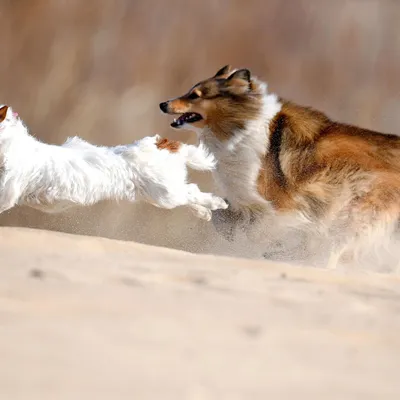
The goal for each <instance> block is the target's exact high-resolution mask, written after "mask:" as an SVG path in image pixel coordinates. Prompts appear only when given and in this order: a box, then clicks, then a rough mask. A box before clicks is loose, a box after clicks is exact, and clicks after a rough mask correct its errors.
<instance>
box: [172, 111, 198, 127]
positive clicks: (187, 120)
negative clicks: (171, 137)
mask: <svg viewBox="0 0 400 400" xmlns="http://www.w3.org/2000/svg"><path fill="white" fill-rule="evenodd" d="M202 119H203V117H202V116H201V115H200V114H197V113H184V114H182V115H181V116H180V117H178V118H176V119H174V121H173V122H172V123H171V126H172V127H173V128H179V127H180V126H182V125H185V124H192V123H193V122H197V121H200V120H202Z"/></svg>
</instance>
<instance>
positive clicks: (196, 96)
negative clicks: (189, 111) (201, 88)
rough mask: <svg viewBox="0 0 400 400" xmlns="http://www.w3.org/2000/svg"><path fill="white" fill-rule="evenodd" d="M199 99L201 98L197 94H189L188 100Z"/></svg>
mask: <svg viewBox="0 0 400 400" xmlns="http://www.w3.org/2000/svg"><path fill="white" fill-rule="evenodd" d="M199 97H200V96H199V95H198V94H197V93H196V92H192V93H190V94H189V96H188V99H190V100H194V99H198V98H199Z"/></svg>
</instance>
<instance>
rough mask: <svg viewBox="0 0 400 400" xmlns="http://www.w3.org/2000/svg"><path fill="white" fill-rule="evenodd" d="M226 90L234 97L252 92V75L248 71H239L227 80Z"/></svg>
mask: <svg viewBox="0 0 400 400" xmlns="http://www.w3.org/2000/svg"><path fill="white" fill-rule="evenodd" d="M224 86H225V89H226V90H227V91H228V92H229V93H230V94H232V95H235V96H241V95H244V94H246V93H248V92H249V91H250V90H251V87H252V84H251V75H250V71H249V70H248V69H239V70H237V71H235V72H233V73H232V74H231V75H229V77H228V78H227V79H226V80H225V84H224Z"/></svg>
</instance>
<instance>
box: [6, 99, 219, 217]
mask: <svg viewBox="0 0 400 400" xmlns="http://www.w3.org/2000/svg"><path fill="white" fill-rule="evenodd" d="M187 166H189V167H191V168H193V169H197V170H202V171H207V170H212V169H214V168H215V159H214V158H213V156H212V155H211V154H209V153H208V152H207V151H206V150H205V149H204V148H203V147H196V146H191V145H184V144H182V143H179V142H171V141H168V140H167V139H162V138H160V136H158V135H155V136H152V137H146V138H144V139H141V140H138V141H137V142H135V143H132V144H129V145H123V146H117V147H99V146H95V145H92V144H90V143H88V142H85V141H84V140H82V139H80V138H77V137H75V138H70V139H68V140H67V141H66V142H65V143H64V144H63V145H61V146H56V145H49V144H45V143H42V142H40V141H38V140H37V139H36V138H34V137H33V136H31V135H30V134H29V132H28V129H27V127H26V126H25V125H24V123H23V121H22V120H21V119H20V118H19V117H18V114H17V113H15V112H13V111H12V109H11V107H9V106H0V213H2V212H4V211H6V210H8V209H10V208H11V207H13V206H15V205H28V206H30V207H33V208H38V209H40V210H42V211H45V212H59V211H62V210H65V209H66V208H69V207H72V206H74V205H82V206H87V205H91V204H94V203H97V202H98V201H101V200H106V199H112V200H117V201H118V200H124V199H125V200H128V201H137V200H139V199H144V200H146V201H147V202H149V203H151V204H153V205H155V206H157V207H161V208H167V209H171V208H174V207H178V206H188V207H190V208H191V209H192V210H193V211H194V212H195V213H196V215H197V216H198V217H200V218H202V219H205V220H210V219H211V210H217V209H221V208H222V209H225V208H227V204H226V203H225V202H224V200H223V199H221V198H220V197H217V196H215V195H213V194H211V193H202V192H201V191H200V189H199V188H198V186H197V185H195V184H188V183H187Z"/></svg>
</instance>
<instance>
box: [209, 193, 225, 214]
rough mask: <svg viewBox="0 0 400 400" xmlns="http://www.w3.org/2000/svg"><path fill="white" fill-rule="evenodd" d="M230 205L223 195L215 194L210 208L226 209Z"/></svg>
mask: <svg viewBox="0 0 400 400" xmlns="http://www.w3.org/2000/svg"><path fill="white" fill-rule="evenodd" d="M228 207H229V204H228V203H227V202H226V201H225V200H224V199H223V198H221V197H218V196H213V199H212V202H211V205H210V209H211V210H213V211H215V210H226V209H227V208H228Z"/></svg>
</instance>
